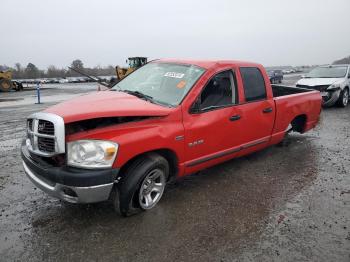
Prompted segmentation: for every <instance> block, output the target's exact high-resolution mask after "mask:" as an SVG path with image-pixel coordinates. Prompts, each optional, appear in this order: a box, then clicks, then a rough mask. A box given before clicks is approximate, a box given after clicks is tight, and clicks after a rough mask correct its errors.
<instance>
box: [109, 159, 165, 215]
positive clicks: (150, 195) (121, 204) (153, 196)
mask: <svg viewBox="0 0 350 262" xmlns="http://www.w3.org/2000/svg"><path fill="white" fill-rule="evenodd" d="M168 176H169V164H168V161H167V160H166V159H165V158H164V157H162V156H160V155H158V154H155V153H150V154H147V155H145V156H142V157H141V158H139V159H136V160H135V161H134V162H133V163H132V164H131V165H130V166H129V167H128V168H127V170H126V171H125V175H124V178H123V179H122V180H121V182H120V185H119V186H118V188H117V187H116V188H115V189H114V192H113V194H112V202H113V204H114V207H115V209H116V211H117V212H119V213H120V214H121V215H123V216H128V215H132V214H136V213H139V212H140V211H142V210H149V209H152V208H154V207H155V206H156V205H157V204H158V202H159V201H160V199H161V197H162V196H163V193H164V189H165V186H166V182H167V179H168Z"/></svg>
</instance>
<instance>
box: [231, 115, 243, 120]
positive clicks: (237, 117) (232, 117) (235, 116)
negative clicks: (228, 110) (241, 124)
mask: <svg viewBox="0 0 350 262" xmlns="http://www.w3.org/2000/svg"><path fill="white" fill-rule="evenodd" d="M239 119H241V116H240V115H234V116H231V117H230V121H237V120H239Z"/></svg>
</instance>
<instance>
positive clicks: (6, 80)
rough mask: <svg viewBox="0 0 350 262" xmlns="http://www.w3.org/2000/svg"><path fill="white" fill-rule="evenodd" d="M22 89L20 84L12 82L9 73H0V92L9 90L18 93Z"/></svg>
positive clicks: (10, 73)
mask: <svg viewBox="0 0 350 262" xmlns="http://www.w3.org/2000/svg"><path fill="white" fill-rule="evenodd" d="M22 89H23V86H22V83H20V82H18V81H13V80H12V72H11V71H0V91H2V92H9V91H11V90H16V91H20V90H22Z"/></svg>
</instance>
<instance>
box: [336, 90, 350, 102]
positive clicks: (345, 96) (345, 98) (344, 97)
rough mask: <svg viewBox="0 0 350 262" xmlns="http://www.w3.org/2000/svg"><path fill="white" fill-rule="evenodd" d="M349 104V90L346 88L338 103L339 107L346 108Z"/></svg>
mask: <svg viewBox="0 0 350 262" xmlns="http://www.w3.org/2000/svg"><path fill="white" fill-rule="evenodd" d="M348 103H349V88H348V87H345V88H344V89H343V90H342V91H341V92H340V96H339V98H338V101H337V105H338V106H339V107H346V106H347V105H348Z"/></svg>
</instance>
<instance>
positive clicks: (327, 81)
mask: <svg viewBox="0 0 350 262" xmlns="http://www.w3.org/2000/svg"><path fill="white" fill-rule="evenodd" d="M342 81H344V79H343V78H303V79H300V80H299V81H298V82H297V84H299V85H306V86H325V85H332V84H334V83H336V82H342Z"/></svg>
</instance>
